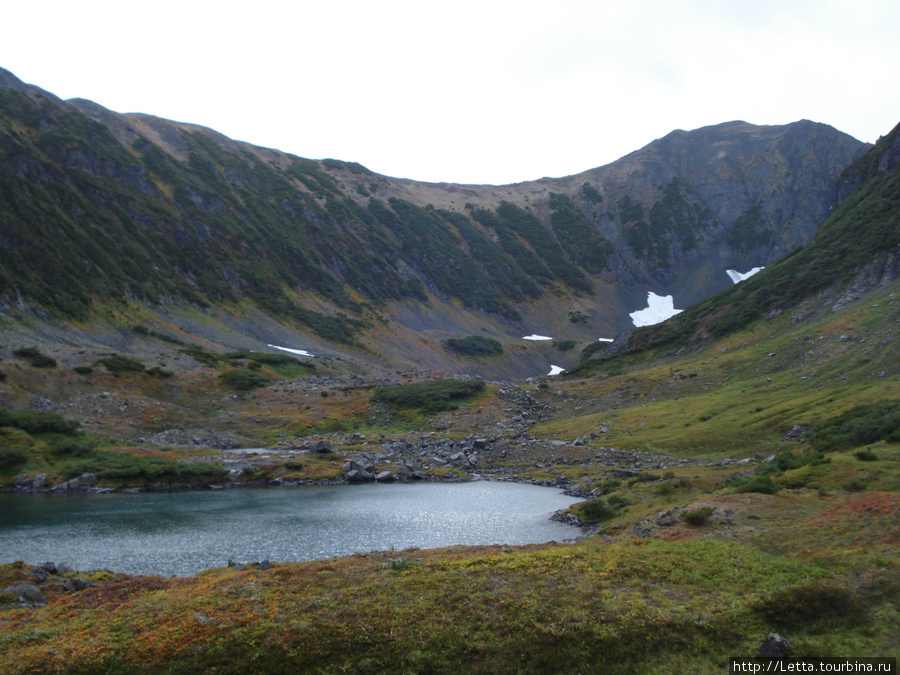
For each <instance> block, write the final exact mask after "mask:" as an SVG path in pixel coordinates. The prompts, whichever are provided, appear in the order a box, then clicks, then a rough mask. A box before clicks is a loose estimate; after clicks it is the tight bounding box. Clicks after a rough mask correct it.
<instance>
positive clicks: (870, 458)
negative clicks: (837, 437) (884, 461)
mask: <svg viewBox="0 0 900 675" xmlns="http://www.w3.org/2000/svg"><path fill="white" fill-rule="evenodd" d="M853 456H854V457H856V459H858V460H859V461H860V462H877V461H878V459H879V458H878V455H876V454H875V453H874V452H872V451H871V450H857V451H856V452H854V453H853Z"/></svg>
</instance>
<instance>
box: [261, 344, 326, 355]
mask: <svg viewBox="0 0 900 675" xmlns="http://www.w3.org/2000/svg"><path fill="white" fill-rule="evenodd" d="M269 347H271V348H272V349H280V350H281V351H283V352H290V353H291V354H297V355H298V356H311V357H314V356H315V355H314V354H310V353H309V352H308V351H306V350H305V349H291V348H290V347H279V346H278V345H269Z"/></svg>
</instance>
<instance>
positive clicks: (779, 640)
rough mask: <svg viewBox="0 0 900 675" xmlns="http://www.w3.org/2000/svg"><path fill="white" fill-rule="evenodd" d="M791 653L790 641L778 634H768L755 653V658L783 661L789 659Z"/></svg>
mask: <svg viewBox="0 0 900 675" xmlns="http://www.w3.org/2000/svg"><path fill="white" fill-rule="evenodd" d="M792 652H793V648H792V647H791V641H790V640H788V639H787V638H786V637H782V636H781V635H779V634H778V633H769V635H768V636H767V637H766V639H765V640H764V641H763V643H762V644H761V645H760V647H759V649H758V650H757V651H756V657H757V658H761V659H783V658H787V657H789V656H790V655H791V653H792Z"/></svg>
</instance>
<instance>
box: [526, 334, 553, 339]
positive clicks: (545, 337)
mask: <svg viewBox="0 0 900 675" xmlns="http://www.w3.org/2000/svg"><path fill="white" fill-rule="evenodd" d="M522 339H523V340H552V339H553V338H552V337H547V336H546V335H526V336H525V337H523V338H522Z"/></svg>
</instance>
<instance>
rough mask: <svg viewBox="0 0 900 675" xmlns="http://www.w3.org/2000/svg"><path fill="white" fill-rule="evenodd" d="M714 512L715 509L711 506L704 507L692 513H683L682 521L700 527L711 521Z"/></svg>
mask: <svg viewBox="0 0 900 675" xmlns="http://www.w3.org/2000/svg"><path fill="white" fill-rule="evenodd" d="M713 510H714V509H713V507H711V506H703V507H701V508H699V509H693V510H692V511H683V512H682V513H681V519H682V520H683V521H684V522H686V523H687V524H688V525H694V526H697V527H699V526H700V525H703V523H705V522H706V521H707V520H708V519H709V517H710V516H711V515H712V514H713Z"/></svg>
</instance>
